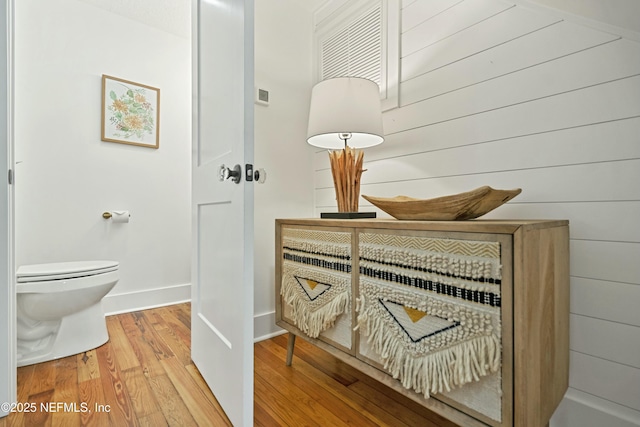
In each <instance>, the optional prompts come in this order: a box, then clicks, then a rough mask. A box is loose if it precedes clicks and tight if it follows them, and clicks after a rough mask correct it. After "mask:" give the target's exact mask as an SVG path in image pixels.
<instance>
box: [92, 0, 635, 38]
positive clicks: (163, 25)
mask: <svg viewBox="0 0 640 427" xmlns="http://www.w3.org/2000/svg"><path fill="white" fill-rule="evenodd" d="M80 1H82V2H84V3H88V4H91V5H93V6H95V7H99V8H102V9H105V10H108V11H110V12H113V13H116V14H118V15H121V16H125V17H127V18H130V19H133V20H135V21H139V22H142V23H145V24H147V25H150V26H152V27H155V28H158V29H161V30H163V31H167V32H169V33H172V34H175V35H177V36H180V37H185V38H188V37H190V35H191V0H80ZM256 1H260V0H256ZM328 1H331V0H299V3H298V4H299V5H300V6H302V7H306V8H308V9H309V12H312V11H314V10H315V9H317V8H318V7H319V6H320V5H321V4H322V3H325V2H328ZM515 1H516V2H518V1H517V0H515ZM527 2H528V3H537V4H540V5H543V6H546V7H550V8H553V9H559V10H561V11H564V12H568V13H571V14H573V15H577V16H582V17H585V18H587V19H591V20H594V21H599V22H602V23H605V24H608V25H613V26H616V27H620V28H623V29H625V30H631V31H633V32H635V33H640V0H528V1H527V0H525V1H521V2H520V3H527Z"/></svg>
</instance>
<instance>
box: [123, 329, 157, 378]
mask: <svg viewBox="0 0 640 427" xmlns="http://www.w3.org/2000/svg"><path fill="white" fill-rule="evenodd" d="M128 338H129V342H130V343H131V347H132V348H133V351H134V353H135V355H136V357H137V358H138V360H139V361H140V367H141V368H142V372H143V373H144V375H145V376H147V377H151V378H153V377H157V376H160V375H164V368H163V367H162V365H160V361H159V360H158V358H157V357H156V353H155V351H154V350H153V348H152V347H151V346H150V345H149V343H148V342H147V341H146V340H145V339H144V337H143V336H142V335H137V334H136V335H129V337H128Z"/></svg>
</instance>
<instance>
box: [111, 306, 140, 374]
mask: <svg viewBox="0 0 640 427" xmlns="http://www.w3.org/2000/svg"><path fill="white" fill-rule="evenodd" d="M107 330H108V331H109V341H110V342H111V345H112V346H113V351H114V352H115V353H116V354H118V358H117V363H118V367H119V368H120V369H121V370H123V371H124V370H126V369H131V368H134V367H136V366H140V361H139V360H138V358H137V357H135V353H134V352H133V349H132V348H131V343H130V342H129V340H128V339H127V336H126V335H125V333H124V330H123V328H122V324H121V323H120V321H119V320H118V318H117V317H115V316H108V317H107Z"/></svg>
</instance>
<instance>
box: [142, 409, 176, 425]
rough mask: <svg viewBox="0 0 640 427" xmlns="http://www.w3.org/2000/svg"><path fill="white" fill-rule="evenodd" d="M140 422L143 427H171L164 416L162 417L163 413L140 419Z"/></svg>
mask: <svg viewBox="0 0 640 427" xmlns="http://www.w3.org/2000/svg"><path fill="white" fill-rule="evenodd" d="M139 421H140V426H141V427H163V426H168V425H169V424H168V423H167V420H166V419H165V418H164V415H162V412H156V413H153V414H150V415H147V416H146V417H142V418H139Z"/></svg>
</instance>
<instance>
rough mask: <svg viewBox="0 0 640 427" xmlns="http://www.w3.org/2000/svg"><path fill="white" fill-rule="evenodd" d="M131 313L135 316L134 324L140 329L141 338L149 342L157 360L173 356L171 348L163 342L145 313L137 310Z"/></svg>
mask: <svg viewBox="0 0 640 427" xmlns="http://www.w3.org/2000/svg"><path fill="white" fill-rule="evenodd" d="M133 315H134V317H135V318H136V324H137V325H138V327H139V328H140V330H141V331H142V338H143V339H144V340H145V341H146V342H147V344H149V347H151V348H152V349H153V352H154V353H155V355H156V357H157V358H158V360H160V359H165V358H168V357H172V356H174V354H173V351H171V348H170V347H169V346H168V345H167V344H166V343H165V342H164V340H163V339H162V337H161V336H160V335H159V334H158V332H157V331H156V330H155V328H154V327H153V326H152V325H151V322H150V320H149V319H148V318H147V317H146V315H145V313H144V312H140V311H138V312H135V313H133Z"/></svg>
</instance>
